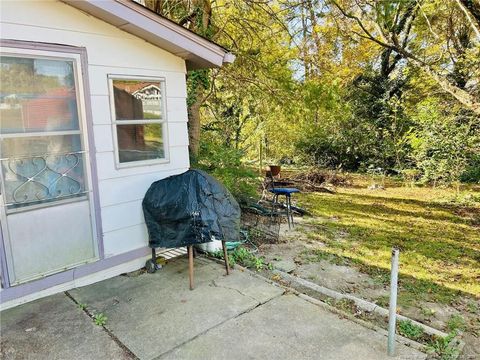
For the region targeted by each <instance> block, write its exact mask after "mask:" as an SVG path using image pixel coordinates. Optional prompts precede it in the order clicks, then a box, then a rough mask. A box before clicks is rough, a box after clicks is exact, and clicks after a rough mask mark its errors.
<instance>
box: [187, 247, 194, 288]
mask: <svg viewBox="0 0 480 360" xmlns="http://www.w3.org/2000/svg"><path fill="white" fill-rule="evenodd" d="M187 253H188V278H189V280H190V290H193V245H189V246H188V247H187Z"/></svg>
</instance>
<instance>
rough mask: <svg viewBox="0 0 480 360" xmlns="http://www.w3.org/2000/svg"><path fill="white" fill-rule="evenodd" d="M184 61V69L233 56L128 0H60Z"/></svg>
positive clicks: (210, 64)
mask: <svg viewBox="0 0 480 360" xmlns="http://www.w3.org/2000/svg"><path fill="white" fill-rule="evenodd" d="M62 1H63V2H65V3H67V4H69V5H71V6H73V7H75V8H77V9H79V10H82V11H84V12H86V13H88V14H90V15H92V16H95V17H97V18H99V19H101V20H103V21H105V22H107V23H109V24H111V25H113V26H115V27H117V28H119V29H121V30H124V31H126V32H128V33H130V34H133V35H135V36H138V37H140V38H142V39H144V40H146V41H148V42H150V43H152V44H154V45H156V46H158V47H160V48H162V49H164V50H166V51H168V52H170V53H172V54H174V55H177V56H179V57H181V58H183V59H185V61H186V66H187V69H188V70H193V69H204V68H213V67H221V66H222V65H223V64H224V63H232V62H233V61H234V60H235V56H234V55H233V54H232V53H230V52H228V50H226V49H224V48H223V47H221V46H220V45H217V44H215V43H214V42H212V41H209V40H207V39H205V38H203V37H201V36H199V35H197V34H195V33H193V32H191V31H189V30H188V29H185V28H183V27H182V26H180V25H178V24H176V23H174V22H172V21H170V20H168V19H166V18H163V17H161V16H159V15H157V14H155V13H153V12H151V11H150V10H148V9H146V8H145V7H143V6H142V5H140V4H137V3H135V2H133V1H130V0H62Z"/></svg>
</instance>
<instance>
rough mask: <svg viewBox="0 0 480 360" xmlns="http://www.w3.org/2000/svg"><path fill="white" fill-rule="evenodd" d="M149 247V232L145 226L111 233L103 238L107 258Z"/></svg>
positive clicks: (131, 227)
mask: <svg viewBox="0 0 480 360" xmlns="http://www.w3.org/2000/svg"><path fill="white" fill-rule="evenodd" d="M147 245H148V232H147V227H146V225H145V224H140V225H135V226H130V227H127V228H122V229H120V230H115V231H110V232H108V233H105V234H104V236H103V247H104V250H105V257H110V256H114V255H118V254H122V253H125V252H128V251H130V250H135V249H138V248H142V247H145V246H147Z"/></svg>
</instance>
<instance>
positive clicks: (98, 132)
mask: <svg viewBox="0 0 480 360" xmlns="http://www.w3.org/2000/svg"><path fill="white" fill-rule="evenodd" d="M93 135H94V136H95V149H96V150H97V152H104V151H113V136H112V125H94V126H93Z"/></svg>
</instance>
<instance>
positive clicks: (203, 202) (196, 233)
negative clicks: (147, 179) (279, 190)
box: [142, 170, 240, 248]
mask: <svg viewBox="0 0 480 360" xmlns="http://www.w3.org/2000/svg"><path fill="white" fill-rule="evenodd" d="M142 205H143V214H144V216H145V222H146V224H147V228H148V235H149V245H150V247H152V248H156V247H166V248H171V247H179V246H187V245H192V244H200V243H205V242H209V241H211V240H212V236H213V237H215V239H216V240H225V241H237V240H238V237H239V232H240V207H239V205H238V203H237V201H236V200H235V199H234V197H233V196H232V195H231V194H230V192H229V191H228V190H227V189H226V188H225V187H224V186H223V185H222V184H220V183H219V182H218V181H217V180H215V179H214V178H213V177H211V176H210V175H208V174H207V173H205V172H204V171H201V170H188V171H187V172H185V173H183V174H180V175H175V176H170V177H168V178H166V179H163V180H159V181H156V182H154V183H153V184H152V185H151V186H150V188H149V189H148V191H147V193H146V194H145V197H144V199H143V203H142Z"/></svg>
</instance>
